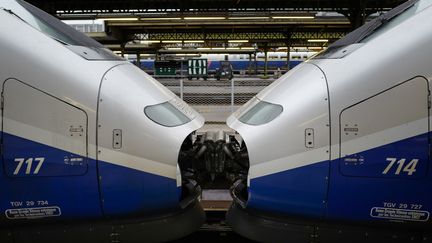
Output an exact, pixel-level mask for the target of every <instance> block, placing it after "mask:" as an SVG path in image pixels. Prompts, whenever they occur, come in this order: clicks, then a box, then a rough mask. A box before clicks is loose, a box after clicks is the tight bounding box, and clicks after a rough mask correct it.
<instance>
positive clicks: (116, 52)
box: [113, 51, 122, 55]
mask: <svg viewBox="0 0 432 243" xmlns="http://www.w3.org/2000/svg"><path fill="white" fill-rule="evenodd" d="M113 53H114V54H117V55H120V54H121V53H122V52H121V51H113Z"/></svg>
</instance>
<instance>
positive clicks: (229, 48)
mask: <svg viewBox="0 0 432 243" xmlns="http://www.w3.org/2000/svg"><path fill="white" fill-rule="evenodd" d="M227 50H240V47H227Z"/></svg>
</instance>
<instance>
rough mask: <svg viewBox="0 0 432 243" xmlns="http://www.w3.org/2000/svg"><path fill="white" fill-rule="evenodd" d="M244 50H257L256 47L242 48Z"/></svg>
mask: <svg viewBox="0 0 432 243" xmlns="http://www.w3.org/2000/svg"><path fill="white" fill-rule="evenodd" d="M241 49H242V50H255V47H242V48H241Z"/></svg>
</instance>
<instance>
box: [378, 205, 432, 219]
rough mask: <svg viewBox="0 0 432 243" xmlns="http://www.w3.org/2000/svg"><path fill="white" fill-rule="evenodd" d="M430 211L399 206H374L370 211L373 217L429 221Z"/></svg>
mask: <svg viewBox="0 0 432 243" xmlns="http://www.w3.org/2000/svg"><path fill="white" fill-rule="evenodd" d="M429 215H430V213H429V212H428V211H420V210H408V209H398V208H383V207H374V208H372V209H371V211H370V216H371V217H373V218H382V219H392V220H408V221H428V219H429Z"/></svg>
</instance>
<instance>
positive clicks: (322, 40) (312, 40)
mask: <svg viewBox="0 0 432 243" xmlns="http://www.w3.org/2000/svg"><path fill="white" fill-rule="evenodd" d="M328 41H329V40H327V39H311V40H308V42H328Z"/></svg>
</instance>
